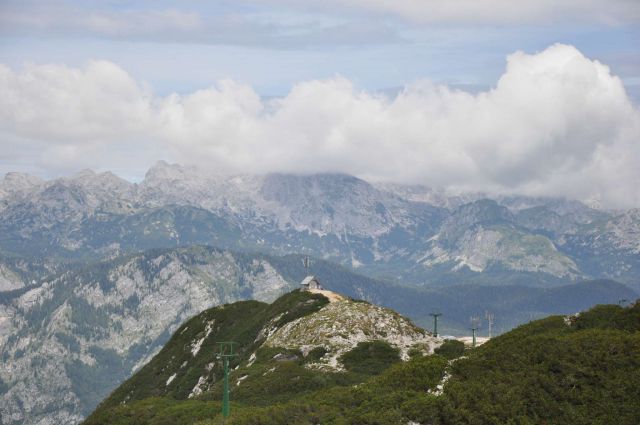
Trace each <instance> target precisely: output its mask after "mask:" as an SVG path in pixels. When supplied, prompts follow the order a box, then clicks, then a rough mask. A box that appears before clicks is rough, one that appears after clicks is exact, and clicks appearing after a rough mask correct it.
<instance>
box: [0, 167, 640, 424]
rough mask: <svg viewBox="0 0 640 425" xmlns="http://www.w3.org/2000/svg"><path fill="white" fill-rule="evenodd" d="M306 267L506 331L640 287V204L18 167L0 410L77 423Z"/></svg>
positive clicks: (407, 308) (417, 311)
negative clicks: (219, 317)
mask: <svg viewBox="0 0 640 425" xmlns="http://www.w3.org/2000/svg"><path fill="white" fill-rule="evenodd" d="M306 256H310V257H311V267H310V269H308V270H306V269H305V268H303V262H302V260H303V258H305V257H306ZM308 273H312V274H314V275H316V276H318V278H319V279H320V280H321V281H322V282H323V284H326V285H327V286H328V287H329V288H330V289H332V290H335V291H338V292H340V293H342V294H345V295H346V296H349V297H354V298H357V299H363V300H366V301H368V302H372V303H375V304H379V305H382V306H385V307H390V308H393V309H394V310H397V311H398V312H400V313H401V314H403V315H405V316H407V317H409V318H411V319H412V320H413V321H415V323H417V324H418V325H420V326H423V327H428V328H430V327H431V317H430V316H429V315H430V313H432V312H434V311H440V312H442V313H443V316H442V318H441V322H440V329H441V332H445V333H452V334H456V335H460V334H464V333H467V332H468V327H469V319H470V317H471V316H473V317H475V318H482V317H484V316H485V314H486V313H487V312H491V313H493V314H495V318H496V319H495V324H494V327H493V332H494V334H499V333H502V332H505V331H508V330H509V329H511V328H513V327H515V326H517V325H519V324H521V323H526V322H528V321H530V320H533V319H536V318H539V317H543V316H547V315H549V314H559V313H562V314H568V313H572V312H576V311H579V310H582V309H586V308H589V307H590V306H592V305H594V304H599V303H618V302H621V303H623V302H624V301H623V300H633V299H635V298H636V297H637V293H636V292H634V290H636V291H637V290H638V289H640V284H639V279H638V276H640V211H639V210H637V209H635V210H634V209H632V210H626V211H605V210H601V209H597V208H593V207H591V206H589V205H586V204H584V203H581V202H578V201H571V200H563V199H548V198H531V197H515V196H509V197H506V196H505V197H494V198H489V197H487V196H486V195H483V194H454V195H451V194H448V193H447V192H446V191H442V190H434V189H430V188H427V187H422V186H403V185H397V184H382V183H368V182H366V181H364V180H361V179H358V178H356V177H353V176H348V175H336V174H321V175H306V176H303V175H282V174H271V175H262V176H256V175H245V176H216V175H212V174H208V173H205V172H202V171H201V170H197V169H195V168H190V167H183V166H179V165H170V164H166V163H164V162H159V163H158V164H156V165H155V166H154V167H153V168H151V169H150V170H149V171H148V172H147V174H146V177H145V179H144V180H143V181H141V182H140V183H130V182H128V181H126V180H123V179H121V178H119V177H117V176H115V175H114V174H112V173H109V172H106V173H95V172H92V171H88V170H87V171H83V172H81V173H79V174H77V175H75V176H71V177H66V178H59V179H54V180H49V181H45V180H42V179H39V178H36V177H33V176H29V175H26V174H19V173H9V174H7V175H6V176H5V177H4V179H3V180H1V181H0V355H1V356H2V359H3V361H2V366H1V367H0V417H1V422H2V424H3V425H4V424H12V425H13V424H18V423H24V424H41V425H47V424H57V423H77V422H79V421H81V420H82V418H84V417H85V416H86V415H88V414H89V413H90V412H91V411H92V410H93V409H94V407H95V406H96V404H97V403H98V402H99V401H100V400H102V399H103V398H104V397H105V396H106V395H107V394H108V393H109V392H110V391H111V390H112V389H114V388H116V387H117V386H118V385H119V384H120V383H121V382H123V381H124V380H125V379H127V378H128V377H129V376H131V375H132V374H133V373H135V372H136V371H138V370H140V368H141V367H142V366H143V365H144V364H146V363H147V362H148V361H149V359H151V358H153V356H154V355H155V354H156V353H157V352H158V350H160V348H161V347H162V346H163V345H164V344H165V343H166V342H167V341H168V339H169V337H170V336H171V334H172V333H173V332H174V331H175V330H176V329H177V328H178V326H179V325H180V324H181V323H183V322H184V321H185V320H187V319H188V318H189V317H192V316H194V315H196V314H198V313H200V312H201V311H202V310H204V309H207V308H211V307H214V306H216V305H220V304H224V303H229V302H234V301H238V300H246V299H257V300H261V301H271V300H273V299H275V298H277V297H278V296H279V295H280V294H282V293H283V292H288V291H290V290H291V289H292V288H295V287H296V286H298V284H299V282H300V281H301V280H302V279H303V278H304V277H305V276H306V275H307V274H308ZM481 332H482V333H487V332H488V328H487V326H486V324H485V325H484V327H483V328H482V329H481Z"/></svg>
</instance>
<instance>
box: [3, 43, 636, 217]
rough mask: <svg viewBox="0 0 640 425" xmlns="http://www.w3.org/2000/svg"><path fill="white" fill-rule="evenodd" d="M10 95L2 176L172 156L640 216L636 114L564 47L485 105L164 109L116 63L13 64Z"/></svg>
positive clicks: (250, 102)
mask: <svg viewBox="0 0 640 425" xmlns="http://www.w3.org/2000/svg"><path fill="white" fill-rule="evenodd" d="M0 91H1V92H2V93H3V96H2V97H0V148H1V152H2V153H0V164H25V163H28V164H30V166H31V168H32V169H33V168H36V169H40V170H41V171H42V172H43V173H53V174H55V173H62V172H71V171H76V170H77V169H80V168H85V167H93V168H97V169H113V170H117V171H119V172H120V173H123V174H125V175H135V174H138V175H139V174H141V173H142V172H143V170H144V169H145V168H146V167H148V166H149V165H150V164H151V163H153V162H155V160H157V159H159V158H162V159H166V160H170V161H176V162H180V163H189V164H196V165H199V166H202V167H205V168H207V169H210V170H212V171H215V172H221V173H265V172H272V171H278V172H296V173H312V172H345V173H350V174H355V175H358V176H361V177H364V178H368V179H373V180H387V181H396V182H403V183H419V184H426V185H430V186H437V187H448V188H453V189H456V190H482V191H487V192H492V193H520V194H529V195H551V196H567V197H571V198H577V199H599V200H601V202H602V203H603V204H604V205H605V206H609V207H637V206H640V184H639V183H640V111H639V110H638V109H637V108H636V107H635V106H634V105H633V104H632V103H631V102H630V101H629V99H628V96H627V95H626V93H625V89H624V87H623V85H622V83H621V81H620V79H619V78H617V77H616V76H613V75H611V73H610V71H609V69H608V67H607V66H606V65H603V64H601V63H599V62H598V61H594V60H590V59H588V58H586V57H584V56H583V55H582V54H581V53H580V52H579V51H578V50H577V49H575V48H574V47H572V46H567V45H554V46H551V47H549V48H548V49H546V50H544V51H542V52H539V53H536V54H525V53H523V52H517V53H514V54H512V55H510V56H509V57H508V58H507V66H506V69H505V71H504V74H503V75H502V76H501V78H500V79H499V80H498V81H497V83H496V85H495V87H494V88H493V89H492V90H490V91H487V92H481V93H478V94H470V93H466V92H463V91H459V90H453V89H450V88H448V87H446V86H439V85H434V84H431V83H429V82H427V81H418V82H415V83H413V84H411V85H408V86H406V87H405V88H404V90H402V91H401V92H400V93H399V94H398V95H397V96H394V97H388V96H385V95H382V94H377V93H371V92H365V91H362V90H359V89H357V88H356V87H355V86H354V84H353V83H351V82H350V81H348V80H346V79H344V78H341V77H336V78H333V79H330V80H323V81H306V82H301V83H299V84H297V85H295V86H294V87H293V88H292V89H291V91H290V92H289V93H288V94H287V95H286V96H285V97H282V98H277V99H269V100H265V99H262V98H261V97H260V96H259V95H258V94H257V93H256V92H255V91H254V90H253V89H252V88H251V87H249V86H247V85H244V84H241V83H238V82H235V81H230V80H225V81H219V82H218V83H216V84H215V85H214V86H213V87H210V88H207V89H203V90H199V91H196V92H193V93H190V94H187V95H178V94H173V95H170V96H166V97H160V96H156V95H154V94H153V92H152V91H151V89H150V88H148V87H146V86H145V85H144V84H140V83H138V82H136V81H135V80H134V79H133V78H132V77H131V76H130V75H129V74H128V73H127V72H126V71H124V70H123V69H121V68H120V67H118V66H117V65H115V64H113V63H110V62H104V61H95V62H91V63H89V64H88V65H87V66H86V67H84V68H83V69H76V68H69V67H65V66H62V65H30V66H26V67H25V68H24V69H23V70H20V71H15V70H12V69H10V68H8V67H6V66H2V67H0ZM3 167H4V168H7V167H8V166H7V165H4V166H3ZM9 167H10V166H9ZM14 168H15V167H14ZM4 171H9V170H8V169H6V170H4Z"/></svg>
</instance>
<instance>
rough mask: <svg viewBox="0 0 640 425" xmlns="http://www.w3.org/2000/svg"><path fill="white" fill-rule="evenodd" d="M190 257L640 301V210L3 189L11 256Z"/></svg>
mask: <svg viewBox="0 0 640 425" xmlns="http://www.w3.org/2000/svg"><path fill="white" fill-rule="evenodd" d="M192 244H206V245H212V246H217V247H220V248H229V249H234V250H241V251H247V250H248V251H255V252H263V253H270V254H279V255H282V254H292V253H294V254H309V255H311V256H313V257H316V258H321V259H325V260H330V261H334V262H337V263H339V264H343V265H347V266H349V267H351V268H353V269H354V270H357V271H358V272H359V273H363V274H367V275H369V276H373V277H378V278H383V279H385V280H390V281H396V282H400V283H402V284H413V285H425V284H449V283H450V282H462V281H464V282H473V281H476V280H479V281H486V277H487V275H491V274H495V275H496V276H499V277H500V278H498V279H494V282H495V283H496V284H499V283H503V282H506V283H513V282H516V281H517V282H519V283H527V284H532V285H535V284H543V285H548V284H553V283H554V282H556V283H557V282H561V283H564V282H566V281H568V280H571V281H577V280H580V279H599V278H606V279H615V280H617V281H620V282H622V283H625V284H628V285H630V286H632V287H634V288H636V289H639V288H640V282H639V280H638V276H640V209H631V210H625V211H605V210H601V209H596V208H592V207H590V206H588V205H586V204H584V203H581V202H578V201H572V200H564V199H549V198H531V197H515V196H508V197H507V196H502V197H495V198H494V199H490V198H488V197H487V196H486V195H483V194H475V193H472V194H462V195H459V194H458V195H447V193H446V192H445V191H439V190H434V189H430V188H427V187H422V186H402V185H397V184H372V183H368V182H366V181H364V180H361V179H358V178H356V177H353V176H348V175H339V174H338V175H337V174H319V175H282V174H269V175H260V176H257V175H244V176H216V175H211V174H207V173H204V172H202V171H200V170H197V169H195V168H190V167H183V166H179V165H175V164H174V165H170V164H167V163H164V162H159V163H157V164H156V165H155V166H154V167H152V168H151V169H150V170H149V171H148V172H147V174H146V176H145V178H144V180H143V181H142V182H140V183H137V184H136V183H130V182H128V181H125V180H123V179H121V178H119V177H117V176H116V175H114V174H112V173H109V172H105V173H94V172H92V171H89V170H86V171H83V172H81V173H79V174H77V175H75V176H72V177H68V178H60V179H55V180H50V181H43V180H40V179H38V178H35V177H33V176H29V175H25V174H17V173H10V174H7V175H6V176H5V178H4V179H3V180H2V181H1V182H0V250H1V251H2V252H4V253H5V254H7V255H22V256H38V257H43V256H56V257H63V258H71V259H85V260H86V259H103V258H113V257H115V256H117V255H121V254H125V253H131V252H139V251H142V250H145V249H150V248H158V247H177V246H185V245H192Z"/></svg>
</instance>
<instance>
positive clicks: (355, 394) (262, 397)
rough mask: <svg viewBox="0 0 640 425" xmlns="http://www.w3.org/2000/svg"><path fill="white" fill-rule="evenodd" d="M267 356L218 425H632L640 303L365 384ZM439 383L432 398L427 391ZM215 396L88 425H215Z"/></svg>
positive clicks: (428, 360) (125, 411) (368, 377)
mask: <svg viewBox="0 0 640 425" xmlns="http://www.w3.org/2000/svg"><path fill="white" fill-rule="evenodd" d="M174 338H175V337H174ZM168 347H169V346H168ZM163 351H164V350H163ZM271 354H273V352H269V353H263V355H262V359H263V360H262V361H261V360H258V361H257V362H256V363H255V364H254V365H253V366H252V367H256V368H261V369H260V370H265V371H267V370H270V369H271V368H273V367H274V366H275V367H276V369H273V370H272V372H271V373H266V374H265V375H264V380H262V381H261V382H254V383H252V386H244V387H243V385H244V384H243V385H239V386H234V387H233V389H232V400H233V407H232V416H231V418H230V420H229V421H228V423H230V424H316V423H323V424H352V423H358V424H406V423H407V422H409V421H415V422H418V423H421V424H543V423H544V424H578V425H579V424H614V423H615V424H622V425H624V424H630V425H631V424H637V423H640V403H638V400H640V385H639V384H640V303H636V304H634V305H633V306H631V307H627V308H622V307H619V306H616V305H601V306H597V307H595V308H593V309H591V310H589V311H587V312H584V313H582V314H580V315H578V316H576V317H572V318H571V319H570V320H567V319H566V318H564V317H561V316H552V317H548V318H545V319H542V320H538V321H534V322H531V323H529V324H527V325H523V326H521V327H519V328H517V329H514V330H513V331H511V332H508V333H506V334H504V335H501V336H500V337H497V338H494V339H493V340H491V341H489V342H488V343H486V344H485V345H483V346H481V347H478V348H476V349H473V350H471V351H469V350H468V351H466V352H465V353H464V354H465V356H464V357H457V356H458V355H459V354H461V353H460V346H459V344H456V343H448V344H447V345H445V346H443V347H442V348H441V349H440V350H439V354H435V355H431V356H426V357H423V356H414V357H412V358H411V359H410V360H409V361H407V362H389V363H393V364H391V365H390V366H388V367H387V368H386V369H385V370H384V371H383V372H382V373H380V374H379V375H373V374H374V373H377V372H378V370H374V369H375V368H373V369H367V368H365V369H363V370H360V372H366V373H355V372H354V371H353V367H351V369H352V370H351V371H349V372H343V373H323V372H320V371H314V370H310V369H306V368H304V360H303V359H302V358H300V357H299V356H296V355H295V353H289V354H291V356H290V357H288V358H289V359H293V360H289V361H284V362H279V361H277V360H274V359H273V357H272V356H271ZM445 356H446V357H445ZM392 357H393V356H392V354H391V352H390V351H389V350H388V349H387V348H386V347H384V346H382V345H379V344H373V345H371V344H369V345H361V346H359V347H358V348H357V349H356V350H355V351H352V353H351V354H350V355H348V356H346V359H350V360H347V361H348V362H349V361H353V360H354V359H355V360H361V361H362V362H363V364H366V362H368V361H371V359H372V358H377V359H378V360H379V359H380V358H382V359H384V358H392ZM454 358H455V360H450V359H454ZM356 363H357V361H356ZM374 364H375V362H374ZM352 366H353V365H352ZM143 371H144V369H143ZM141 372H142V371H141ZM243 373H244V372H243ZM445 374H447V375H448V379H447V380H446V384H445V386H444V391H442V392H440V391H439V390H438V388H437V385H438V384H439V383H440V382H442V381H443V378H444V377H445ZM133 379H136V377H134V378H133ZM358 382H362V383H361V384H359V385H353V384H354V383H358ZM296 383H299V384H296ZM163 385H164V384H163ZM219 396H220V391H219V384H216V385H214V387H213V391H211V392H208V393H206V394H203V395H202V396H200V397H198V399H197V400H188V401H182V400H180V399H182V398H184V396H182V397H181V396H178V395H177V394H167V395H165V396H163V397H155V398H145V399H144V400H140V401H135V402H129V403H127V404H126V405H118V404H117V403H110V404H109V403H107V404H105V405H104V406H103V408H102V409H101V410H100V411H99V412H98V413H97V414H95V415H93V416H92V417H91V418H90V419H89V420H88V421H87V423H88V424H98V423H105V424H106V423H110V424H134V423H135V424H138V423H148V424H165V423H166V424H168V423H171V424H190V423H198V424H200V425H209V424H219V423H221V418H220V416H219V414H218V413H217V412H219V410H218V409H219V407H220V404H219V403H218V402H217V401H213V400H217V399H219ZM105 407H108V408H105ZM207 418H209V419H207Z"/></svg>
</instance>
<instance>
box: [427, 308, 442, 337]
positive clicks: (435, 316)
mask: <svg viewBox="0 0 640 425" xmlns="http://www.w3.org/2000/svg"><path fill="white" fill-rule="evenodd" d="M429 316H433V336H436V337H437V336H438V316H442V313H430V314H429Z"/></svg>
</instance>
